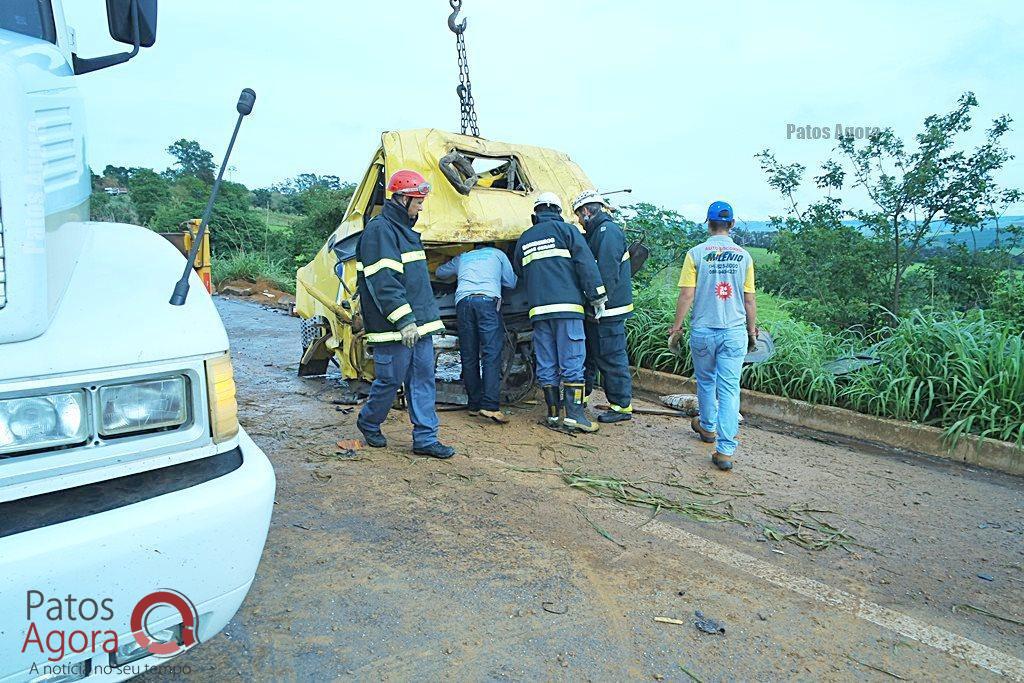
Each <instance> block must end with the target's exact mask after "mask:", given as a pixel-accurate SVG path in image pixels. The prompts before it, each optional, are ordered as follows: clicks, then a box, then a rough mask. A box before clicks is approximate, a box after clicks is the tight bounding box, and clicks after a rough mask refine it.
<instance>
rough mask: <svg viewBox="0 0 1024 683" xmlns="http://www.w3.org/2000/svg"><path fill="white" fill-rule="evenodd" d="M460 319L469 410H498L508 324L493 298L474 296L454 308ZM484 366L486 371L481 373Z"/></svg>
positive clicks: (461, 355) (463, 380)
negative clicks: (505, 323) (503, 321)
mask: <svg viewBox="0 0 1024 683" xmlns="http://www.w3.org/2000/svg"><path fill="white" fill-rule="evenodd" d="M455 315H456V316H457V317H458V320H459V357H460V358H461V359H462V384H463V386H464V387H465V388H466V398H467V399H468V406H469V409H470V410H480V409H481V408H482V409H483V410H497V409H498V395H499V392H500V391H501V350H502V348H503V347H504V345H505V325H504V324H503V323H502V320H501V314H500V313H499V312H498V300H497V299H496V298H494V297H492V296H483V295H480V294H471V295H470V296H467V297H465V298H463V299H462V300H461V301H459V305H458V306H456V308H455ZM481 365H483V371H482V372H481V367H480V366H481Z"/></svg>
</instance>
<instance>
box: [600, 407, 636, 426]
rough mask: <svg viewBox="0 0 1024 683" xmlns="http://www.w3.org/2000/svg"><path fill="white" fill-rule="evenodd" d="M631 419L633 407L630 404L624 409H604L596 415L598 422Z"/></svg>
mask: <svg viewBox="0 0 1024 683" xmlns="http://www.w3.org/2000/svg"><path fill="white" fill-rule="evenodd" d="M632 419H633V407H632V406H630V407H628V408H626V409H625V410H614V409H612V410H606V411H604V412H603V413H601V414H600V415H598V416H597V421H598V422H603V423H605V424H610V423H612V422H625V421H626V420H632Z"/></svg>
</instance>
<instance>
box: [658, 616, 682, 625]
mask: <svg viewBox="0 0 1024 683" xmlns="http://www.w3.org/2000/svg"><path fill="white" fill-rule="evenodd" d="M654 620H655V621H656V622H658V623H659V624H675V625H676V626H682V625H683V624H685V623H686V622H685V621H683V620H682V619H673V618H671V617H654Z"/></svg>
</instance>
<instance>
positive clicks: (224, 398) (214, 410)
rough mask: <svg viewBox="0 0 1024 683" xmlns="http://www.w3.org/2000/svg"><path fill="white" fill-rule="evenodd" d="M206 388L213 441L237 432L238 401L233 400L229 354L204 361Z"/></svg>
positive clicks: (224, 439) (232, 436)
mask: <svg viewBox="0 0 1024 683" xmlns="http://www.w3.org/2000/svg"><path fill="white" fill-rule="evenodd" d="M206 390H207V392H208V393H209V397H210V431H211V432H212V433H213V442H214V443H223V442H224V441H227V440H228V439H232V438H234V436H235V435H236V434H238V402H237V401H236V400H235V371H234V369H233V368H232V367H231V356H230V355H228V354H226V353H225V354H224V355H223V356H218V357H217V358H211V359H210V360H208V361H206Z"/></svg>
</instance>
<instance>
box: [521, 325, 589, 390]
mask: <svg viewBox="0 0 1024 683" xmlns="http://www.w3.org/2000/svg"><path fill="white" fill-rule="evenodd" d="M533 355H534V356H535V357H536V359H537V381H538V382H540V385H541V386H542V387H546V386H558V383H559V381H561V382H562V383H573V384H582V383H583V361H584V360H585V359H586V357H587V344H586V341H585V337H584V336H583V321H582V320H580V319H578V318H554V319H548V320H538V321H537V322H535V323H533Z"/></svg>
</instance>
